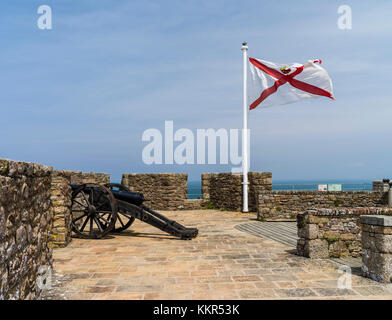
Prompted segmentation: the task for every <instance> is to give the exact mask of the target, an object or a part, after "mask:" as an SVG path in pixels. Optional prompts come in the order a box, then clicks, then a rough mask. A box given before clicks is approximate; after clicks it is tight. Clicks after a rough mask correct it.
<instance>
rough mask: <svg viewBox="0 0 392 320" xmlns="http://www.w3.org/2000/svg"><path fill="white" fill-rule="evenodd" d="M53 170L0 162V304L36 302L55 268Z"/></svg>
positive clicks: (29, 164)
mask: <svg viewBox="0 0 392 320" xmlns="http://www.w3.org/2000/svg"><path fill="white" fill-rule="evenodd" d="M51 173H52V168H51V167H47V166H42V165H38V164H32V163H25V162H16V161H10V160H0V284H1V285H0V300H2V299H34V298H37V297H38V296H39V294H40V291H41V290H40V289H39V288H38V286H37V278H38V276H39V271H40V270H39V269H40V267H41V266H49V267H50V266H52V246H51V235H50V232H51V226H52V217H53V212H52V206H51V200H50V196H51V192H50V188H51Z"/></svg>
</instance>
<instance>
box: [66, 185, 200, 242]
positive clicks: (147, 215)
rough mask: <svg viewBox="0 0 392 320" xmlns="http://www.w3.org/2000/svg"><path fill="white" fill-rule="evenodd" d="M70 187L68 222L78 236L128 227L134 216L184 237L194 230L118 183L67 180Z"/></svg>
mask: <svg viewBox="0 0 392 320" xmlns="http://www.w3.org/2000/svg"><path fill="white" fill-rule="evenodd" d="M71 189H72V205H71V216H72V222H71V224H72V230H73V232H74V233H75V234H76V236H78V237H82V238H88V239H99V238H102V237H104V236H105V235H107V234H108V233H110V232H121V231H124V230H126V229H128V228H129V227H130V226H131V225H132V223H133V222H134V221H135V219H139V220H141V221H143V222H145V223H148V224H150V225H152V226H154V227H156V228H158V229H160V230H162V231H164V232H167V233H169V234H171V235H173V236H176V237H179V238H180V239H184V240H190V239H192V238H195V237H196V236H197V234H198V229H196V228H186V227H184V226H183V225H181V224H179V223H177V222H176V221H173V220H170V219H168V218H167V217H165V216H163V215H162V214H160V213H158V212H156V211H154V210H152V209H150V208H148V207H146V206H145V205H143V202H144V201H146V199H145V198H144V196H143V194H141V193H137V192H131V191H130V190H129V189H128V188H127V187H126V186H124V185H122V184H117V183H109V184H106V185H100V184H94V183H87V184H82V185H73V184H71Z"/></svg>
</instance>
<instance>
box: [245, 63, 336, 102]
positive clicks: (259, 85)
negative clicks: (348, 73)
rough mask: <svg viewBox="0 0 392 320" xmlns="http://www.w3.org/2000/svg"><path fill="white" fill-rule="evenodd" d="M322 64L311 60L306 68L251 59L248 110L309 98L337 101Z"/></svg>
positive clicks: (299, 65)
mask: <svg viewBox="0 0 392 320" xmlns="http://www.w3.org/2000/svg"><path fill="white" fill-rule="evenodd" d="M320 64H321V60H309V61H308V62H307V63H306V64H304V65H301V64H298V63H293V64H289V65H281V64H277V63H274V62H268V61H265V60H260V59H254V58H249V67H250V73H249V77H250V79H249V80H248V83H249V86H248V98H249V100H248V101H249V102H250V103H251V104H250V106H249V109H250V110H252V109H255V108H256V107H258V106H259V107H261V108H263V107H270V106H274V105H281V104H287V103H293V102H296V101H298V100H301V99H306V98H317V97H327V98H331V99H334V97H333V92H332V81H331V78H330V77H329V75H328V72H327V71H326V70H325V69H324V68H322V67H321V66H320Z"/></svg>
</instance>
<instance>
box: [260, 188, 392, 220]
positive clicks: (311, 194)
mask: <svg viewBox="0 0 392 320" xmlns="http://www.w3.org/2000/svg"><path fill="white" fill-rule="evenodd" d="M387 203H388V199H387V194H386V193H383V192H368V191H271V192H260V193H259V194H258V203H257V218H258V219H259V220H295V218H296V216H297V214H298V213H300V212H303V211H305V210H306V209H308V208H311V207H314V208H336V207H382V206H385V205H386V204H387Z"/></svg>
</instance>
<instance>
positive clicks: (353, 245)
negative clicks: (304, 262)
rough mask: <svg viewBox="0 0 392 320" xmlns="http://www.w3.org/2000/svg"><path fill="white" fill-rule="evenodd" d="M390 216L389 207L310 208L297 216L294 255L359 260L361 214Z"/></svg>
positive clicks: (390, 209) (391, 209)
mask: <svg viewBox="0 0 392 320" xmlns="http://www.w3.org/2000/svg"><path fill="white" fill-rule="evenodd" d="M369 214H371V215H382V214H388V215H390V214H392V208H376V207H369V208H364V207H362V208H335V209H326V208H312V209H307V210H305V212H303V213H300V214H298V215H297V227H298V237H299V239H298V242H297V253H298V255H300V256H305V257H308V258H332V257H333V258H336V257H348V256H349V257H358V256H360V255H361V253H362V245H361V225H360V216H361V215H369Z"/></svg>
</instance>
